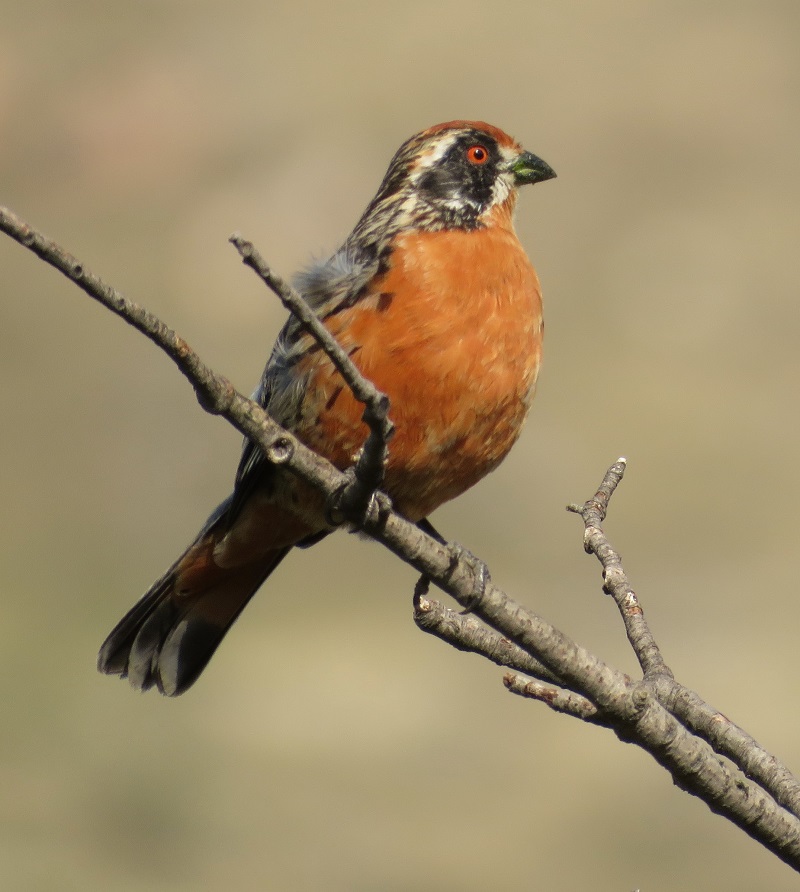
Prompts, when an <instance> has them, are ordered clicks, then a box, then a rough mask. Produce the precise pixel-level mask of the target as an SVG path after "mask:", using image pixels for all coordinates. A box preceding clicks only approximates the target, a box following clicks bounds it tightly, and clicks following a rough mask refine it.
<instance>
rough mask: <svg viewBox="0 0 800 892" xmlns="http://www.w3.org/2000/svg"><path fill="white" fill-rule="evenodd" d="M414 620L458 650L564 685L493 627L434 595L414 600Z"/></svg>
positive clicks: (422, 627) (422, 628)
mask: <svg viewBox="0 0 800 892" xmlns="http://www.w3.org/2000/svg"><path fill="white" fill-rule="evenodd" d="M414 622H415V623H416V624H417V627H418V628H419V629H421V630H422V631H423V632H427V633H428V634H430V635H435V636H436V637H437V638H441V640H442V641H446V642H447V643H448V644H450V645H451V646H452V647H455V648H456V649H457V650H461V651H464V652H466V653H475V654H479V655H480V656H482V657H486V659H487V660H491V661H492V662H493V663H496V664H497V665H498V666H506V667H507V668H509V669H514V670H516V671H517V672H522V673H524V674H525V675H530V676H533V677H534V678H538V679H541V680H542V681H546V682H548V683H549V684H555V685H559V686H561V687H563V686H564V682H563V681H562V680H561V679H560V678H559V677H558V676H557V675H555V674H554V673H552V672H551V671H550V670H549V669H548V668H547V667H546V666H545V665H544V664H543V663H541V662H539V660H536V659H534V658H533V657H532V656H530V655H529V654H527V653H526V652H525V651H524V650H522V648H520V647H517V645H516V644H513V643H512V642H511V641H509V640H508V639H507V638H503V636H502V635H498V633H497V632H495V630H494V629H489V628H487V627H486V626H484V625H483V623H481V622H479V621H478V620H477V619H476V618H475V617H474V616H471V615H470V614H464V613H460V612H458V611H456V610H450V608H449V607H445V605H444V604H442V603H441V602H440V601H436V600H434V599H433V598H428V597H421V598H417V599H415V603H414Z"/></svg>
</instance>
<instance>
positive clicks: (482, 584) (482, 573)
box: [414, 517, 492, 613]
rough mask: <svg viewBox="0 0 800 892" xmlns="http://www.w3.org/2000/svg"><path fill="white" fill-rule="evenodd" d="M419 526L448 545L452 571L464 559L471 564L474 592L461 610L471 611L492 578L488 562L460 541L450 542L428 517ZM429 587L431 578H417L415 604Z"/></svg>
mask: <svg viewBox="0 0 800 892" xmlns="http://www.w3.org/2000/svg"><path fill="white" fill-rule="evenodd" d="M417 526H418V527H419V528H420V529H421V530H422V531H423V533H427V534H428V535H429V536H430V537H431V538H432V539H435V540H436V541H437V542H439V543H440V544H441V545H446V546H447V548H448V549H449V551H450V555H451V563H450V571H451V572H452V571H453V570H454V569H455V567H456V565H457V564H458V562H459V561H460V560H462V559H463V560H465V561H466V562H467V563H468V564H469V566H470V569H471V570H472V575H473V579H474V586H473V590H472V592H471V593H470V595H469V596H468V598H467V603H466V604H465V605H464V609H463V610H462V611H461V612H462V613H471V612H472V611H473V610H474V609H475V607H476V606H477V605H478V603H479V602H480V600H481V598H482V597H483V595H484V592H485V591H486V586H487V585H488V583H489V582H490V581H491V578H492V575H491V573H490V572H489V567H488V566H487V565H486V562H485V561H482V560H481V559H480V558H479V557H478V556H477V555H474V554H473V553H472V552H471V551H470V550H469V549H468V548H464V546H463V545H459V544H458V542H448V541H447V540H446V539H445V538H444V536H443V535H442V534H441V533H440V532H439V531H438V530H437V529H436V527H435V526H434V525H433V524H432V523H431V522H430V521H429V520H428V518H427V517H423V518H422V520H420V521H418V522H417ZM429 587H430V579H429V578H428V577H427V576H425V575H424V574H423V575H422V576H420V578H419V579H418V580H417V584H416V585H415V586H414V604H415V605H417V604H419V601H420V599H421V598H423V597H424V596H425V595H426V594H427V592H428V588H429Z"/></svg>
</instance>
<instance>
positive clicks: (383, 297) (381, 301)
mask: <svg viewBox="0 0 800 892" xmlns="http://www.w3.org/2000/svg"><path fill="white" fill-rule="evenodd" d="M393 300H394V294H393V293H392V292H391V291H383V292H381V294H379V295H378V304H377V309H378V312H379V313H385V312H386V311H387V310H388V309H389V307H390V306H391V305H392V301H393Z"/></svg>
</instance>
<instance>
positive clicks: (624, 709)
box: [0, 208, 800, 870]
mask: <svg viewBox="0 0 800 892" xmlns="http://www.w3.org/2000/svg"><path fill="white" fill-rule="evenodd" d="M0 229H2V230H3V231H5V232H7V233H8V234H9V235H11V236H12V237H13V238H15V239H16V240H17V241H19V242H20V243H21V244H23V245H25V246H26V247H28V248H29V249H30V250H32V251H33V252H34V253H36V254H37V255H38V256H39V257H41V258H42V259H43V260H45V261H47V262H48V263H50V264H51V265H52V266H54V267H55V268H56V269H59V270H60V271H61V272H62V273H64V274H65V275H66V276H68V277H69V278H70V279H72V280H73V281H74V282H75V283H76V284H78V285H79V287H81V288H82V289H83V290H84V291H85V292H86V293H87V294H89V295H90V296H91V297H93V298H94V299H96V300H98V301H100V302H101V303H103V304H104V305H105V306H107V307H108V308H109V309H111V310H112V311H113V312H115V313H116V314H117V315H119V316H121V317H122V318H124V319H125V320H126V321H128V322H129V323H130V324H131V325H133V326H134V327H136V328H137V329H138V330H139V331H141V332H142V333H144V334H145V335H146V336H147V337H148V338H149V339H150V340H151V341H153V342H154V343H156V344H157V345H158V346H160V347H161V348H162V349H163V350H164V351H165V352H166V353H167V354H168V355H169V356H170V357H171V358H172V359H173V361H174V362H175V363H176V364H177V365H178V367H179V368H180V370H181V372H182V373H183V374H184V375H185V376H186V377H187V378H188V379H189V380H190V382H191V383H192V385H193V386H194V388H195V391H196V393H197V394H198V398H199V399H200V402H201V405H203V407H204V408H206V409H207V410H208V411H211V412H215V413H217V414H221V415H222V416H223V417H225V418H226V419H227V420H228V421H229V422H230V423H231V424H232V425H234V426H235V427H236V428H237V429H238V430H239V431H240V432H242V433H243V434H244V435H245V436H247V437H249V438H250V439H251V440H252V441H253V442H254V443H256V444H257V445H258V446H259V448H261V449H262V451H263V452H264V454H265V456H266V457H267V459H268V460H269V461H271V462H274V463H280V464H283V465H284V466H285V467H286V468H287V469H288V470H290V471H291V472H292V473H295V474H297V475H298V476H299V477H301V478H302V479H303V480H305V481H306V482H308V483H309V484H311V485H312V486H314V487H315V488H316V489H317V490H318V491H320V492H321V493H323V494H324V495H325V496H326V497H328V498H332V497H334V496H335V495H336V493H338V492H340V491H342V490H343V488H346V487H347V486H348V484H349V483H350V481H349V479H348V477H347V475H344V474H342V473H340V472H339V471H338V470H336V469H335V468H334V467H333V466H332V465H330V463H329V462H327V461H325V460H324V459H322V458H321V457H320V456H318V455H316V454H315V453H314V452H312V451H311V450H309V449H307V448H306V447H305V446H303V444H302V443H300V442H299V441H298V440H297V439H296V438H295V437H293V436H292V435H291V434H290V433H289V432H287V431H285V430H283V429H282V428H281V427H280V426H279V425H277V424H276V423H275V422H274V421H273V420H272V419H271V418H270V417H269V416H268V415H267V414H266V413H265V412H264V411H263V409H262V408H261V407H260V406H259V405H257V404H256V403H254V402H252V401H251V400H248V399H246V398H245V397H243V396H241V394H239V393H237V392H236V391H235V390H234V388H233V387H232V386H231V385H230V383H229V382H228V381H227V380H226V379H225V378H223V377H222V376H219V375H216V374H215V373H214V372H212V371H211V370H210V369H209V368H208V367H207V366H205V365H204V364H203V363H202V362H201V361H200V359H199V357H198V356H197V355H196V354H195V353H194V352H193V351H192V350H191V348H190V347H189V346H188V345H187V344H186V343H185V341H183V340H182V339H181V338H179V337H178V336H177V335H176V334H175V333H174V332H173V331H172V330H171V329H169V328H167V327H166V326H165V325H164V324H163V323H161V322H160V321H159V320H158V319H157V318H156V317H155V316H153V315H152V314H150V313H148V312H147V311H146V310H143V309H142V308H141V307H139V306H137V305H136V304H134V303H132V302H130V301H128V300H127V299H126V298H124V297H123V296H122V295H121V294H120V293H119V292H117V291H116V290H115V289H113V288H110V287H109V286H107V285H105V284H104V283H103V282H102V281H101V280H100V279H99V278H97V277H96V276H94V275H93V274H92V273H90V272H88V271H87V270H85V269H84V267H83V266H82V264H80V262H79V261H77V260H76V259H75V258H74V257H72V256H71V255H70V254H68V253H67V252H65V251H64V250H63V249H61V248H60V247H59V246H58V245H55V244H54V243H53V242H51V241H49V240H48V239H45V238H44V236H42V235H40V234H39V233H37V232H35V231H34V230H33V229H32V228H31V227H29V226H28V225H27V224H25V223H23V222H22V221H20V220H19V219H18V218H17V217H16V216H15V215H13V214H12V213H11V212H10V211H6V210H4V209H2V208H0ZM251 256H252V255H251ZM264 267H265V268H266V265H264ZM266 270H267V274H268V278H269V279H271V280H272V281H275V282H278V281H279V280H278V279H277V278H276V277H274V276H273V275H272V274H271V273H270V272H269V270H268V268H266ZM265 281H267V279H265ZM271 287H272V286H271ZM305 309H306V310H307V309H308V308H307V307H306V308H305ZM292 312H294V310H292ZM298 312H305V311H304V310H303V308H302V307H300V308H299V310H298ZM309 324H311V323H309ZM335 352H336V351H335V350H333V353H335ZM332 358H333V357H332ZM339 359H341V357H339ZM386 439H387V436H386V435H385V433H384V434H383V435H382V442H383V446H384V447H385V444H386ZM623 471H624V464H620V463H617V464H616V465H615V466H612V468H611V469H610V470H609V473H608V474H607V475H606V478H605V479H604V482H603V485H602V486H601V488H600V490H598V493H597V494H596V495H595V497H594V499H592V500H590V501H589V502H587V503H586V505H584V506H583V507H582V508H577V509H576V510H577V512H578V513H580V514H581V516H582V517H583V518H584V524H585V528H586V537H585V543H586V546H587V548H588V550H590V551H592V552H593V553H594V554H596V555H597V557H598V559H599V560H600V561H601V563H602V564H603V568H604V571H605V575H606V584H607V588H608V590H609V591H610V592H611V594H612V595H613V596H614V597H615V600H616V602H617V604H618V606H619V608H620V611H621V613H622V614H623V620H624V621H625V627H626V631H627V633H628V637H629V639H630V640H631V643H632V645H633V647H634V649H635V651H636V653H637V656H638V657H639V660H640V663H641V666H642V669H643V671H644V674H645V677H644V679H643V680H641V681H633V680H632V679H630V678H629V677H628V676H627V675H625V674H624V673H622V672H620V671H618V670H616V669H614V668H613V667H611V666H609V665H607V664H606V663H604V662H603V661H602V660H601V659H599V658H598V657H597V656H595V655H594V654H592V653H590V652H589V651H588V650H586V649H585V648H583V647H581V646H580V645H578V644H577V643H576V642H574V641H572V640H571V639H570V638H568V637H567V636H566V635H564V634H563V633H562V632H560V631H559V630H558V629H556V628H555V627H553V626H552V625H551V624H549V623H548V622H547V621H546V620H544V619H543V618H542V617H540V616H538V615H537V614H536V613H534V612H533V611H531V610H528V609H526V608H524V607H522V606H521V605H520V604H518V603H516V602H515V601H513V600H512V599H511V598H510V597H509V596H508V595H507V594H506V593H505V592H503V591H502V590H501V589H499V588H498V587H497V586H496V585H494V584H493V583H492V582H491V581H488V580H486V579H485V578H484V576H483V575H482V569H481V565H480V561H478V560H477V559H474V558H471V556H470V555H469V554H468V553H466V552H464V551H463V550H462V549H459V548H457V547H455V546H450V545H447V544H443V543H441V542H438V541H436V539H435V538H433V537H431V536H429V535H427V534H426V533H425V532H423V531H422V530H420V529H419V527H417V526H416V525H414V524H412V523H409V522H408V521H407V520H405V519H404V518H403V517H401V516H400V515H398V514H397V513H395V512H394V511H392V510H390V509H389V507H388V505H387V506H386V509H385V510H381V511H368V512H366V513H365V515H364V518H363V523H362V528H363V530H364V531H365V532H366V533H368V534H369V535H370V536H372V537H373V538H374V539H376V540H378V541H379V542H381V543H383V544H384V545H385V546H386V547H387V548H389V549H390V550H391V551H392V552H394V553H395V554H396V555H398V556H399V557H400V558H401V559H402V560H404V561H405V562H406V563H408V564H410V565H411V566H413V567H414V568H415V569H416V570H417V571H418V572H419V573H422V574H423V575H424V576H426V577H428V578H429V579H430V580H431V581H433V582H434V583H435V584H436V585H437V586H438V587H439V588H440V589H442V590H443V591H445V592H447V593H448V594H450V595H451V596H452V597H454V598H455V600H456V601H458V603H459V604H461V605H462V606H464V607H467V608H469V609H470V610H472V611H473V613H474V615H475V616H476V617H478V618H479V619H480V620H482V621H483V622H484V623H486V624H487V625H488V626H490V627H491V628H492V629H494V630H496V632H495V633H493V636H494V637H493V636H492V635H489V636H486V635H483V636H481V635H478V634H477V633H476V634H473V633H472V631H471V628H472V627H471V622H470V621H469V620H465V622H464V629H469V630H470V631H469V634H468V635H467V636H466V638H464V639H458V637H457V636H456V638H457V640H459V643H464V642H465V641H472V642H475V643H477V642H479V641H480V646H479V647H478V648H475V649H476V650H477V651H478V652H484V650H486V651H492V652H495V653H497V652H498V650H497V648H498V644H499V641H498V637H497V635H496V633H499V636H500V638H501V639H506V640H507V641H508V642H512V643H513V644H514V645H516V646H517V648H519V649H521V650H522V651H523V652H524V653H525V654H527V655H528V656H529V657H531V658H533V659H534V660H537V661H538V662H539V663H541V664H542V665H543V666H544V668H545V669H546V670H547V671H548V672H549V673H550V674H551V675H552V676H553V677H554V678H555V679H558V680H559V687H566V688H567V689H568V690H567V691H564V690H561V691H555V692H554V691H553V690H552V689H549V690H546V689H545V687H543V686H537V685H536V684H535V683H532V682H527V681H526V682H523V681H522V680H520V681H516V680H515V681H514V682H513V685H512V686H514V687H516V686H517V685H530V684H533V687H532V688H530V689H529V690H530V691H534V692H537V693H538V694H539V695H540V696H537V699H545V700H548V699H549V700H550V701H552V702H553V703H556V702H558V703H559V705H561V706H563V708H564V710H565V711H566V712H568V713H569V714H572V715H576V716H577V715H579V714H581V717H582V718H584V720H593V721H594V722H595V723H598V714H595V716H594V718H593V719H592V718H591V709H590V708H589V707H591V708H596V709H597V710H598V711H599V716H601V717H602V719H603V722H605V723H607V724H608V725H610V726H612V727H613V729H614V731H615V733H616V734H617V735H618V736H619V737H620V738H621V739H623V740H625V741H628V742H633V743H636V744H638V745H639V746H641V747H642V748H643V749H645V750H646V751H647V752H649V753H650V754H651V755H652V756H653V758H654V759H656V761H658V762H659V763H660V764H661V765H663V766H664V767H665V768H666V769H667V770H668V771H669V772H670V774H671V775H672V777H673V779H674V780H675V783H676V784H678V785H679V786H681V787H682V788H683V789H685V790H688V791H689V792H691V793H693V794H694V795H696V796H698V797H700V798H701V799H703V801H705V802H706V804H707V805H708V806H709V808H711V809H712V810H713V811H715V812H717V813H719V814H722V815H724V816H725V817H727V818H728V819H729V820H731V821H732V822H733V823H735V824H736V825H737V826H739V827H741V828H742V829H744V830H745V831H746V832H747V833H748V834H749V835H751V836H752V837H753V838H754V839H757V840H758V841H760V842H761V843H762V844H763V845H764V846H766V847H767V848H768V849H770V851H772V852H773V853H774V854H776V855H777V856H778V857H779V858H781V859H782V860H784V861H785V862H786V863H788V864H790V865H791V866H792V867H794V868H795V870H800V820H799V819H798V818H797V817H796V816H795V815H794V814H791V813H789V812H788V811H786V810H784V809H783V808H781V807H780V805H778V803H777V802H776V799H775V798H773V796H771V795H770V793H769V792H768V790H770V789H777V794H776V795H777V796H778V798H780V800H781V801H782V802H786V803H787V804H788V803H793V804H794V805H796V803H797V801H798V800H797V793H796V790H797V783H796V781H794V779H793V778H791V776H790V775H788V772H785V769H783V766H781V765H780V763H778V762H777V760H775V759H774V758H773V757H771V756H769V754H767V753H764V752H763V750H760V749H758V748H757V749H756V750H755V751H754V750H753V748H752V747H751V745H750V739H749V738H748V737H747V735H744V733H743V732H741V733H737V732H738V731H739V729H736V727H735V726H733V725H731V724H728V725H725V723H724V722H720V721H719V719H718V714H717V713H714V712H713V711H712V710H711V709H710V707H706V706H705V704H703V703H702V701H699V700H695V699H693V698H692V697H691V696H685V695H684V694H683V693H682V691H683V689H680V690H679V691H678V692H677V693H675V692H674V691H673V690H671V689H670V688H669V687H668V686H667V685H668V683H671V682H672V678H671V674H670V673H669V670H668V669H667V668H666V666H665V664H664V661H663V659H662V658H661V655H660V652H659V650H658V648H657V646H656V644H655V641H654V640H653V636H652V634H651V632H650V630H649V628H648V627H647V625H646V624H645V622H644V618H643V614H642V613H641V608H640V607H639V604H638V600H637V599H636V596H635V594H634V593H633V591H632V589H631V587H630V585H629V583H628V580H627V577H626V576H625V574H624V571H623V570H622V564H621V561H620V559H619V555H617V554H616V552H614V551H613V549H611V547H610V545H609V544H608V542H607V540H606V539H605V536H604V534H603V532H602V528H601V526H600V524H601V523H602V520H603V518H604V517H605V511H606V510H607V506H608V500H609V499H610V496H611V493H612V492H613V491H614V488H615V487H616V485H617V483H618V482H619V480H620V479H621V476H622V473H623ZM502 647H503V648H505V644H503V646H502ZM501 649H502V648H501ZM513 653H514V654H515V655H516V654H517V651H516V650H515V651H513ZM515 659H516V656H515ZM673 684H674V683H673ZM665 686H666V687H665ZM570 691H571V692H572V693H570ZM575 695H580V697H582V698H585V699H584V700H581V699H580V697H576V696H575ZM585 701H588V704H589V706H588V707H587V705H586V702H585ZM664 704H667V705H668V708H665V705H664ZM670 710H674V714H673V712H671V711H670ZM676 715H677V716H680V721H679V720H678V718H676ZM716 725H719V726H720V727H721V728H722V729H723V730H722V732H721V733H716V731H715V727H714V726H716ZM690 728H696V729H697V730H698V732H699V733H700V734H702V735H703V736H705V737H707V738H708V739H710V740H712V741H713V742H714V745H715V746H719V747H720V749H721V751H722V749H723V748H724V750H725V751H726V752H731V753H733V754H734V755H735V757H736V762H737V764H739V765H744V766H746V770H747V771H748V773H753V772H754V771H757V772H758V773H759V774H758V777H759V781H758V782H756V781H754V780H752V779H751V778H750V777H746V776H745V775H744V774H743V773H742V772H741V771H738V770H737V769H736V768H735V767H732V766H731V765H729V764H728V763H727V762H725V761H724V760H722V759H720V758H719V757H718V756H717V755H716V753H715V752H714V750H713V749H712V748H711V746H710V745H709V743H707V742H706V740H703V739H701V738H699V737H697V736H694V735H693V734H692V732H691V731H690V730H689V729H690ZM753 743H754V742H753ZM743 748H744V749H743ZM740 751H741V752H740ZM787 775H788V776H787ZM754 776H755V774H754ZM790 778H791V780H790ZM791 781H794V784H792V782H791ZM762 783H763V785H764V786H763V787H762V785H761V784H762Z"/></svg>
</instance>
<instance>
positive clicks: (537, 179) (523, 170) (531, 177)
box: [511, 152, 556, 186]
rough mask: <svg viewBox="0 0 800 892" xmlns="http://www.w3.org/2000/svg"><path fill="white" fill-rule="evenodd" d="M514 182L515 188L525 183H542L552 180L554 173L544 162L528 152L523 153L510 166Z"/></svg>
mask: <svg viewBox="0 0 800 892" xmlns="http://www.w3.org/2000/svg"><path fill="white" fill-rule="evenodd" d="M511 170H512V171H513V173H514V180H515V181H516V185H517V186H524V185H526V184H527V183H542V182H544V180H552V179H553V177H554V176H555V175H556V172H555V171H554V170H553V168H552V167H550V165H549V164H548V163H547V162H546V161H542V159H541V158H539V157H537V156H536V155H532V154H531V153H530V152H523V153H522V154H521V155H520V156H519V157H518V158H517V160H516V161H515V162H514V163H513V164H512V165H511Z"/></svg>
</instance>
